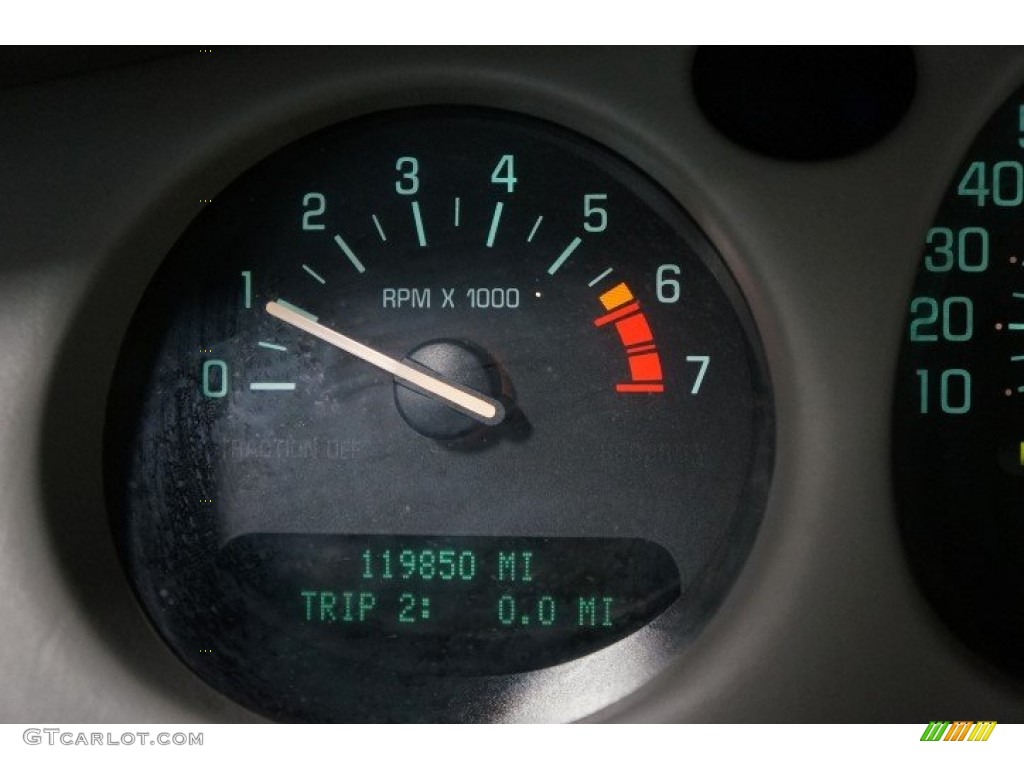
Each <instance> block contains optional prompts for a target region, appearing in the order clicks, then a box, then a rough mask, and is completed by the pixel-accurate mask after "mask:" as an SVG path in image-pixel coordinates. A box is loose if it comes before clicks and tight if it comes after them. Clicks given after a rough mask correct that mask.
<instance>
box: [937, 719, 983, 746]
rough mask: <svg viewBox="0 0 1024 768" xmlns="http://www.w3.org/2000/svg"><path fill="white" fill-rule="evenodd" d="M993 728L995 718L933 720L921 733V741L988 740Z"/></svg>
mask: <svg viewBox="0 0 1024 768" xmlns="http://www.w3.org/2000/svg"><path fill="white" fill-rule="evenodd" d="M995 728H996V721H995V720H978V721H977V722H975V721H973V720H957V721H955V722H952V723H951V722H949V721H948V720H944V721H939V720H933V721H932V722H930V723H928V727H927V728H925V729H924V733H923V734H921V741H988V737H989V736H991V735H992V731H994V730H995Z"/></svg>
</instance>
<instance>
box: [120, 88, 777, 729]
mask: <svg viewBox="0 0 1024 768" xmlns="http://www.w3.org/2000/svg"><path fill="white" fill-rule="evenodd" d="M771 460H772V417H771V404H770V394H769V388H768V385H767V377H766V375H765V371H764V367H763V363H762V359H761V352H760V346H759V342H758V340H757V336H756V333H755V332H754V329H753V325H752V323H751V321H750V317H749V313H748V311H747V309H746V307H745V305H744V303H743V301H742V299H741V297H740V295H739V293H738V291H737V289H736V287H735V285H734V283H733V282H732V280H731V278H730V276H729V274H728V273H727V271H726V270H725V268H724V266H723V264H722V262H721V261H720V259H719V257H718V256H717V254H716V253H715V252H714V250H713V249H712V247H711V245H710V244H709V243H708V241H707V239H706V238H705V237H704V236H703V235H702V234H701V233H700V231H699V230H698V229H697V227H696V226H695V225H694V223H693V222H692V221H691V220H690V218H689V217H688V216H687V215H686V213H685V212H684V211H683V210H682V209H680V208H679V206H678V205H677V204H676V203H675V202H674V201H673V200H672V199H671V198H669V197H668V196H667V195H666V194H665V193H664V192H663V191H662V190H661V189H660V188H658V187H657V186H656V185H655V184H654V183H652V182H651V181H650V180H649V179H647V178H646V177H645V176H643V175H642V174H641V173H640V172H638V171H637V170H636V169H635V168H634V167H633V166H631V165H629V164H628V163H627V162H625V161H623V160H622V159H620V158H618V157H617V156H616V155H614V154H612V153H611V152H610V151H608V150H606V149H604V148H602V147H599V146H598V145H596V144H593V143H591V142H590V141H587V140H586V139H584V138H582V137H580V136H577V135H576V134H573V133H570V132H568V131H566V130H564V129H561V128H558V127H556V126H554V125H551V124H548V123H545V122H541V121H538V120H534V119H529V118H525V117H522V116H517V115H513V114H509V113H504V112H497V111H486V110H472V109H454V108H443V109H442V108H436V109H417V110H403V111H396V112H390V113H384V114H381V115H376V116H371V117H367V118H362V119H358V120H353V121H351V122H348V123H344V124H341V125H338V126H335V127H332V128H328V129H326V130H323V131H320V132H319V133H316V134H314V135H312V136H309V137H307V138H304V139H302V140H299V141H297V142H295V143H293V144H291V145H289V146H287V147H285V148H283V149H281V150H279V151H278V152H276V153H274V154H273V155H271V156H270V157H269V158H267V159H266V160H264V161H263V162H261V163H259V164H258V165H257V166H255V167H254V168H253V169H252V170H250V171H249V172H247V173H245V174H244V175H243V176H242V177H240V178H239V179H238V180H237V181H236V182H234V183H233V184H231V185H230V186H229V187H228V188H226V189H225V190H224V191H223V192H221V193H220V194H219V195H217V196H216V197H215V199H213V201H212V202H211V203H209V204H208V205H207V206H206V207H205V209H204V210H203V211H202V212H201V214H200V215H199V216H198V217H197V218H196V219H195V221H194V222H193V223H192V225H191V226H189V228H188V229H187V231H185V233H184V234H183V235H182V237H181V239H180V240H179V242H178V243H177V244H176V246H175V247H174V249H173V251H172V252H171V253H170V254H169V255H168V256H167V258H166V260H165V261H164V263H163V265H162V266H161V267H160V269H159V271H158V272H157V274H156V275H155V277H154V278H153V280H152V283H151V284H150V286H149V288H148V290H147V291H146V293H145V295H144V297H143V298H142V300H141V302H140V304H139V307H138V310H137V313H136V315H135V317H134V319H133V321H132V324H131V327H130V329H129V331H128V334H127V338H126V340H125V342H124V346H123V349H122V352H121V357H120V361H119V364H118V368H117V371H116V374H115V380H114V385H113V389H112V392H111V397H110V405H109V411H108V425H107V433H106V466H107V480H108V491H109V497H110V503H111V509H112V515H113V520H114V527H115V530H116V533H117V536H118V540H119V544H120V547H121V552H122V556H123V559H124V562H125V564H126V568H127V571H128V574H129V577H130V579H131V581H132V583H133V585H134V587H135V589H136V591H137V593H138V596H139V598H140V600H141V602H142V604H143V606H144V608H145V610H146V611H147V613H148V615H149V616H150V618H151V620H152V622H153V623H154V625H155V626H156V628H157V629H158V630H159V632H160V633H161V635H162V636H163V637H164V639H165V640H166V641H167V642H168V643H169V644H170V646H171V647H172V648H173V649H174V651H175V652H176V653H177V654H178V655H179V656H180V657H181V658H182V659H183V660H184V661H185V662H186V663H187V664H188V665H189V666H190V667H191V668H192V669H193V670H195V671H196V672H197V673H198V674H199V675H200V676H201V677H203V678H204V679H205V680H207V681H208V682H210V683H211V684H212V685H214V686H215V687H217V688H219V689H220V690H222V691H224V692H225V693H227V694H228V695H230V696H232V697H233V698H235V699H237V700H238V701H240V702H242V703H243V704H244V705H246V706H248V707H250V708H252V709H255V710H257V711H259V712H262V713H264V714H266V715H268V716H270V717H274V718H277V719H281V720H352V719H372V720H381V719H391V720H500V719H568V718H572V717H580V716H583V715H586V714H589V713H590V712H592V711H594V710H595V709H597V708H599V707H600V706H604V705H606V704H609V703H612V702H613V701H615V700H616V699H617V698H619V697H621V696H623V695H625V694H627V693H629V692H631V691H633V690H635V689H636V688H637V687H638V686H639V685H641V684H642V683H643V682H645V681H647V680H649V679H650V678H651V677H652V676H653V675H654V674H656V673H657V672H658V671H659V670H660V669H663V668H664V666H665V665H666V664H667V663H669V661H670V660H671V659H672V658H674V657H675V656H676V655H677V654H678V652H679V651H680V650H681V649H682V648H683V647H685V645H686V644H687V643H688V642H689V641H690V639H691V638H692V637H693V636H694V635H695V633H696V632H697V630H698V629H699V628H700V627H701V626H702V625H703V624H704V623H705V622H706V621H707V619H708V617H709V616H710V615H711V613H712V611H713V609H714V608H715V606H716V605H717V604H718V603H719V602H720V601H721V599H722V597H723V595H724V594H725V591H726V590H727V588H728V585H729V584H730V583H731V581H732V578H733V577H734V575H735V573H736V571H737V569H738V567H739V565H740V564H741V563H742V561H743V558H744V557H745V555H746V553H747V551H748V549H749V546H750V544H751V541H752V538H753V534H754V531H755V530H756V527H757V524H758V521H759V520H760V516H761V513H762V509H763V504H764V499H765V495H766V490H767V484H768V479H769V473H770V468H771ZM584 680H585V681H588V682H587V683H586V684H585V685H583V688H584V690H581V687H580V686H581V685H582V683H581V681H584Z"/></svg>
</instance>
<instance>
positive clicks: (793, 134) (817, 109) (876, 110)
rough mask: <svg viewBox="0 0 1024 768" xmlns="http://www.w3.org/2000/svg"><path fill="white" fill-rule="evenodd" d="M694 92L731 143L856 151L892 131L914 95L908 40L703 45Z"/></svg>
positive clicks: (791, 150) (824, 153)
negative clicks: (822, 44) (838, 44)
mask: <svg viewBox="0 0 1024 768" xmlns="http://www.w3.org/2000/svg"><path fill="white" fill-rule="evenodd" d="M692 74H693V90H694V95H695V96H696V98H697V104H698V105H699V106H700V108H701V110H702V111H703V112H704V115H705V117H707V119H708V120H709V121H710V122H711V123H712V124H713V125H714V126H715V128H717V129H718V130H719V131H721V132H722V133H723V134H724V135H725V136H727V137H728V138H729V139H730V140H731V141H734V142H735V143H737V144H739V145H740V146H742V147H745V148H746V149H749V150H752V151H754V152H757V153H759V154H762V155H768V156H769V157H774V158H778V159H780V160H831V159H834V158H839V157H844V156H846V155H852V154H854V153H855V152H859V151H861V150H863V149H866V148H867V147H870V146H871V145H872V144H874V143H875V142H877V141H879V140H880V139H882V138H883V137H884V136H885V135H886V134H888V133H889V132H890V131H891V130H892V129H893V128H895V127H896V125H897V124H898V123H899V121H900V119H901V118H902V117H903V115H904V114H905V113H906V111H907V108H908V107H909V106H910V102H911V100H912V99H913V97H914V90H915V87H916V84H917V67H916V64H915V61H914V53H913V51H912V50H911V49H910V48H909V47H907V46H892V47H888V46H879V47H876V46H844V47H820V46H793V47H789V46H786V47H776V46H771V47H763V46H735V47H733V46H722V47H717V46H716V47H702V48H699V49H698V50H697V53H696V55H695V56H694V60H693V73H692Z"/></svg>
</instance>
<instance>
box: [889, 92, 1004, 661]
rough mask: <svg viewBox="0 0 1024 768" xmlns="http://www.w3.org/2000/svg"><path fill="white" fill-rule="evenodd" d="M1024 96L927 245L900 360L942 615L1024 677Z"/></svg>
mask: <svg viewBox="0 0 1024 768" xmlns="http://www.w3.org/2000/svg"><path fill="white" fill-rule="evenodd" d="M1022 148H1024V89H1022V90H1019V91H1018V92H1017V93H1015V94H1013V95H1012V96H1011V97H1010V98H1009V99H1008V100H1007V101H1006V102H1005V103H1004V104H1003V106H1002V107H1001V108H1000V109H999V111H998V112H996V114H995V115H994V116H993V117H992V119H991V120H990V121H989V123H988V124H987V125H986V126H985V128H984V129H983V130H982V131H981V133H980V134H979V135H978V137H977V138H976V140H975V141H974V143H973V145H972V146H971V148H970V150H969V151H968V153H967V155H966V157H965V158H964V160H963V162H962V163H961V164H960V166H959V168H958V169H957V171H956V174H955V176H954V178H953V180H952V183H951V184H950V188H949V190H948V191H947V193H946V197H945V199H944V201H943V203H942V206H941V208H940V209H939V212H938V216H937V218H936V220H935V222H934V224H933V226H932V227H931V228H930V229H929V230H928V231H927V233H926V236H925V249H924V257H923V260H922V263H921V266H920V269H919V272H918V276H917V281H916V283H915V285H914V293H913V296H912V298H911V299H910V306H909V318H908V321H907V327H906V336H905V337H904V343H903V353H902V357H901V359H900V370H899V385H898V388H897V398H896V409H895V422H894V429H895V434H894V463H893V472H894V480H895V487H896V492H897V497H898V502H899V514H900V522H901V527H902V530H903V535H904V541H905V544H906V547H907V549H908V552H909V555H910V561H911V564H912V566H913V568H914V570H915V573H916V576H917V578H918V580H919V582H920V583H921V585H922V586H923V588H924V591H925V594H926V595H927V596H928V598H929V599H930V601H931V602H932V604H933V605H934V607H935V609H936V610H937V611H938V613H939V614H940V615H941V616H942V617H943V618H944V619H945V621H946V622H947V623H948V625H949V626H950V627H951V628H952V629H953V630H954V631H955V632H956V634H957V635H958V636H959V637H960V638H962V639H963V640H964V641H965V642H966V643H967V644H968V645H969V646H970V647H972V648H973V649H974V650H976V651H978V652H980V653H981V654H983V655H984V656H986V657H987V658H988V659H989V660H992V661H995V662H996V663H998V664H1000V665H1002V666H1003V667H1004V668H1006V669H1010V670H1014V671H1016V672H1017V673H1018V674H1022V673H1024V656H1022V655H1021V649H1022V648H1024V619H1022V614H1021V611H1020V605H1021V602H1022V600H1024V560H1022V559H1021V554H1020V553H1021V551H1022V550H1024V218H1022V211H1024V162H1022V159H1024V154H1022Z"/></svg>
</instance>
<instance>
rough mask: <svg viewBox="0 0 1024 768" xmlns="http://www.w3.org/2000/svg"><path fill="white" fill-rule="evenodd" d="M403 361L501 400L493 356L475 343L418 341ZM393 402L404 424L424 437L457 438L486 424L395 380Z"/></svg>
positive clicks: (449, 340) (496, 367) (499, 384)
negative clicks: (421, 342)
mask: <svg viewBox="0 0 1024 768" xmlns="http://www.w3.org/2000/svg"><path fill="white" fill-rule="evenodd" d="M406 361H407V362H408V361H412V362H414V363H419V364H420V365H421V366H423V367H425V368H427V369H428V370H430V371H433V372H434V373H440V374H441V375H442V376H444V377H445V378H447V379H449V380H451V381H454V382H456V383H457V384H462V385H463V386H466V387H469V388H470V389H474V390H476V391H477V392H482V393H484V394H486V395H490V396H491V397H494V398H498V399H500V395H501V394H502V392H501V371H500V370H499V368H498V364H497V363H496V362H495V361H494V359H493V358H492V357H491V356H490V355H488V354H487V352H486V351H485V350H483V349H481V348H480V347H478V346H477V345H475V344H472V343H470V342H468V341H460V340H457V339H440V340H436V341H428V342H425V343H423V344H420V345H419V346H418V347H416V349H414V350H413V351H412V352H410V353H409V357H408V358H406ZM395 405H396V406H397V407H398V412H399V413H400V414H401V415H402V418H403V419H405V422H406V424H408V425H409V426H410V427H412V428H413V429H415V430H416V431H417V432H419V433H420V434H421V435H423V436H424V437H430V438H433V439H434V440H457V439H458V438H460V437H465V436H467V435H469V434H472V433H473V432H477V431H481V430H483V429H486V427H485V426H484V425H483V424H481V423H480V422H479V421H477V420H476V419H473V418H471V417H469V416H467V415H465V414H463V413H460V412H459V411H456V410H454V409H453V408H451V407H449V406H447V405H444V404H443V403H440V402H438V401H437V400H436V399H434V398H432V397H428V396H427V395H424V394H422V393H420V392H417V391H416V390H414V389H411V388H410V387H409V385H407V384H404V383H402V382H401V381H400V380H398V379H396V380H395Z"/></svg>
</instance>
